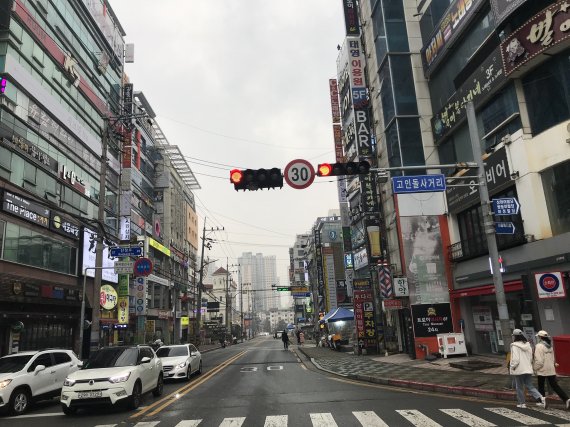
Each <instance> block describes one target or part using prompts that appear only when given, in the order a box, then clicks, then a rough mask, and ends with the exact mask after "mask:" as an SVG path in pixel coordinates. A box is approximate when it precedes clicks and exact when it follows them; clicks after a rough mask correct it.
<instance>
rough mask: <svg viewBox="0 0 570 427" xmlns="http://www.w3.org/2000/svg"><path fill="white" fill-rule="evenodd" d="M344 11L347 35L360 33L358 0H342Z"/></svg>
mask: <svg viewBox="0 0 570 427" xmlns="http://www.w3.org/2000/svg"><path fill="white" fill-rule="evenodd" d="M342 9H343V11H344V26H345V28H346V35H347V36H358V35H360V26H359V25H360V24H359V22H358V6H357V5H356V0H342Z"/></svg>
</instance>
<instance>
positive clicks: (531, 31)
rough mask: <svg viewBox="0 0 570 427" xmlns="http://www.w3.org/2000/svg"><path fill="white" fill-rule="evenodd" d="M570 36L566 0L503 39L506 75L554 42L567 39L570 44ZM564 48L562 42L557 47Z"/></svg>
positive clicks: (565, 41) (542, 12)
mask: <svg viewBox="0 0 570 427" xmlns="http://www.w3.org/2000/svg"><path fill="white" fill-rule="evenodd" d="M569 39H570V5H569V4H568V2H567V1H566V0H563V1H559V2H558V3H554V4H553V5H551V6H549V7H547V8H546V9H543V10H542V11H541V12H540V13H538V14H537V15H534V16H533V17H532V18H531V19H529V20H528V21H527V22H526V23H525V24H524V25H523V26H522V27H519V28H518V29H517V30H515V31H513V32H512V33H511V34H510V35H509V36H508V37H507V38H506V39H505V40H504V41H503V42H502V43H501V56H502V58H503V68H504V69H505V75H507V76H508V75H509V74H511V73H513V72H515V71H516V70H518V69H519V68H520V67H521V66H523V65H525V64H528V63H529V62H531V61H532V60H533V59H534V58H536V57H537V56H538V55H540V54H541V53H542V52H544V51H547V50H550V48H553V47H554V46H557V45H560V44H561V43H563V42H564V45H567V44H570V43H568V40H569ZM563 48H564V46H560V47H559V48H557V51H558V50H562V49H563Z"/></svg>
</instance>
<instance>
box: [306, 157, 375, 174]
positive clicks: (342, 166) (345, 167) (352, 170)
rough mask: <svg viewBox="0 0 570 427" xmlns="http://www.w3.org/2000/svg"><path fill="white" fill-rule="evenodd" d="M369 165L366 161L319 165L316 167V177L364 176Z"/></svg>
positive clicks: (368, 169) (367, 171)
mask: <svg viewBox="0 0 570 427" xmlns="http://www.w3.org/2000/svg"><path fill="white" fill-rule="evenodd" d="M369 172H370V163H369V162H368V161H366V160H362V161H360V162H347V163H321V164H319V165H318V166H317V175H318V176H341V175H366V174H367V173H369Z"/></svg>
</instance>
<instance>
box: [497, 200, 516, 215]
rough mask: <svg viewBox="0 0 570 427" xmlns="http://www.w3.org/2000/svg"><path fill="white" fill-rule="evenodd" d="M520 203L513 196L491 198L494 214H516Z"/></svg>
mask: <svg viewBox="0 0 570 427" xmlns="http://www.w3.org/2000/svg"><path fill="white" fill-rule="evenodd" d="M520 207H521V205H520V204H519V202H518V200H517V199H516V198H515V197H504V198H502V199H493V214H494V215H517V214H518V213H519V209H520Z"/></svg>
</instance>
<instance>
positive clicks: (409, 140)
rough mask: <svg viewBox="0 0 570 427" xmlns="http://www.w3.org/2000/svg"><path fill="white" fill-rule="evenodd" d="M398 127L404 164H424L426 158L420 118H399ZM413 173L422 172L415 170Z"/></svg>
mask: <svg viewBox="0 0 570 427" xmlns="http://www.w3.org/2000/svg"><path fill="white" fill-rule="evenodd" d="M398 129H399V132H400V146H401V147H402V157H403V159H402V163H403V165H404V166H406V165H408V166H411V165H423V164H424V163H425V160H424V149H423V146H422V134H421V130H420V120H419V119H418V118H398ZM413 174H421V172H420V171H415V172H414V173H413Z"/></svg>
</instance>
